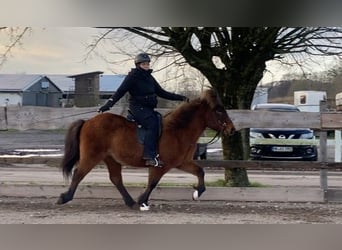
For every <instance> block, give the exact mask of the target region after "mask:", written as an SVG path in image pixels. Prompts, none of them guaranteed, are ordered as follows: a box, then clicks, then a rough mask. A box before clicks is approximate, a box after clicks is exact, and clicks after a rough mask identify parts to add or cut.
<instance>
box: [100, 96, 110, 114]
mask: <svg viewBox="0 0 342 250" xmlns="http://www.w3.org/2000/svg"><path fill="white" fill-rule="evenodd" d="M113 105H114V102H113V99H111V98H110V99H108V101H107V102H106V103H105V104H104V105H103V106H102V107H100V108H99V110H98V111H97V112H99V113H103V112H106V111H107V110H110V108H111V107H113Z"/></svg>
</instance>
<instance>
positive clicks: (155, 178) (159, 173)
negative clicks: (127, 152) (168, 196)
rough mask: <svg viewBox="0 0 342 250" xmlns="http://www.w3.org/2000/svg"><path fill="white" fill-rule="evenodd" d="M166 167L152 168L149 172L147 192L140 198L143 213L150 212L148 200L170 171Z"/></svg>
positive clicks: (139, 202)
mask: <svg viewBox="0 0 342 250" xmlns="http://www.w3.org/2000/svg"><path fill="white" fill-rule="evenodd" d="M168 170H169V169H166V168H165V167H162V168H157V167H150V168H149V172H148V183H147V187H146V189H145V191H144V192H143V193H142V194H141V195H140V196H139V198H138V204H139V205H140V210H141V211H148V210H149V205H148V200H149V197H150V195H151V193H152V191H153V189H154V188H155V187H156V186H157V185H158V183H159V181H160V179H161V178H162V177H163V175H164V174H165V173H166V172H167V171H168Z"/></svg>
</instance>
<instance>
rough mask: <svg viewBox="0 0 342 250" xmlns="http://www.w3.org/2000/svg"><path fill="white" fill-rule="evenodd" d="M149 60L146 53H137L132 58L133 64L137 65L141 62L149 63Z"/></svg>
mask: <svg viewBox="0 0 342 250" xmlns="http://www.w3.org/2000/svg"><path fill="white" fill-rule="evenodd" d="M150 61H151V59H150V57H149V56H148V54H147V53H139V54H138V55H137V56H136V57H135V58H134V63H135V64H139V63H142V62H150Z"/></svg>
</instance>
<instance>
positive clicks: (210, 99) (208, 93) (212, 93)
mask: <svg viewBox="0 0 342 250" xmlns="http://www.w3.org/2000/svg"><path fill="white" fill-rule="evenodd" d="M201 99H202V100H206V102H207V103H208V104H209V105H210V107H212V108H214V107H215V106H216V105H217V104H218V103H219V100H220V98H219V96H218V93H217V91H216V90H215V89H214V88H213V87H211V88H209V89H206V90H204V91H203V92H202V95H201Z"/></svg>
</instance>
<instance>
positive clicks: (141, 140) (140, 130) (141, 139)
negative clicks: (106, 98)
mask: <svg viewBox="0 0 342 250" xmlns="http://www.w3.org/2000/svg"><path fill="white" fill-rule="evenodd" d="M154 112H155V113H156V114H157V117H158V135H159V137H160V136H161V133H162V121H163V116H162V115H161V114H160V113H159V112H157V111H154ZM126 119H127V120H128V121H130V122H134V123H135V124H136V125H137V137H138V142H139V143H140V144H143V145H144V142H145V135H146V128H144V127H143V126H142V125H141V124H139V123H138V122H137V120H136V119H135V118H134V115H133V113H132V111H130V110H128V114H127V117H126Z"/></svg>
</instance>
